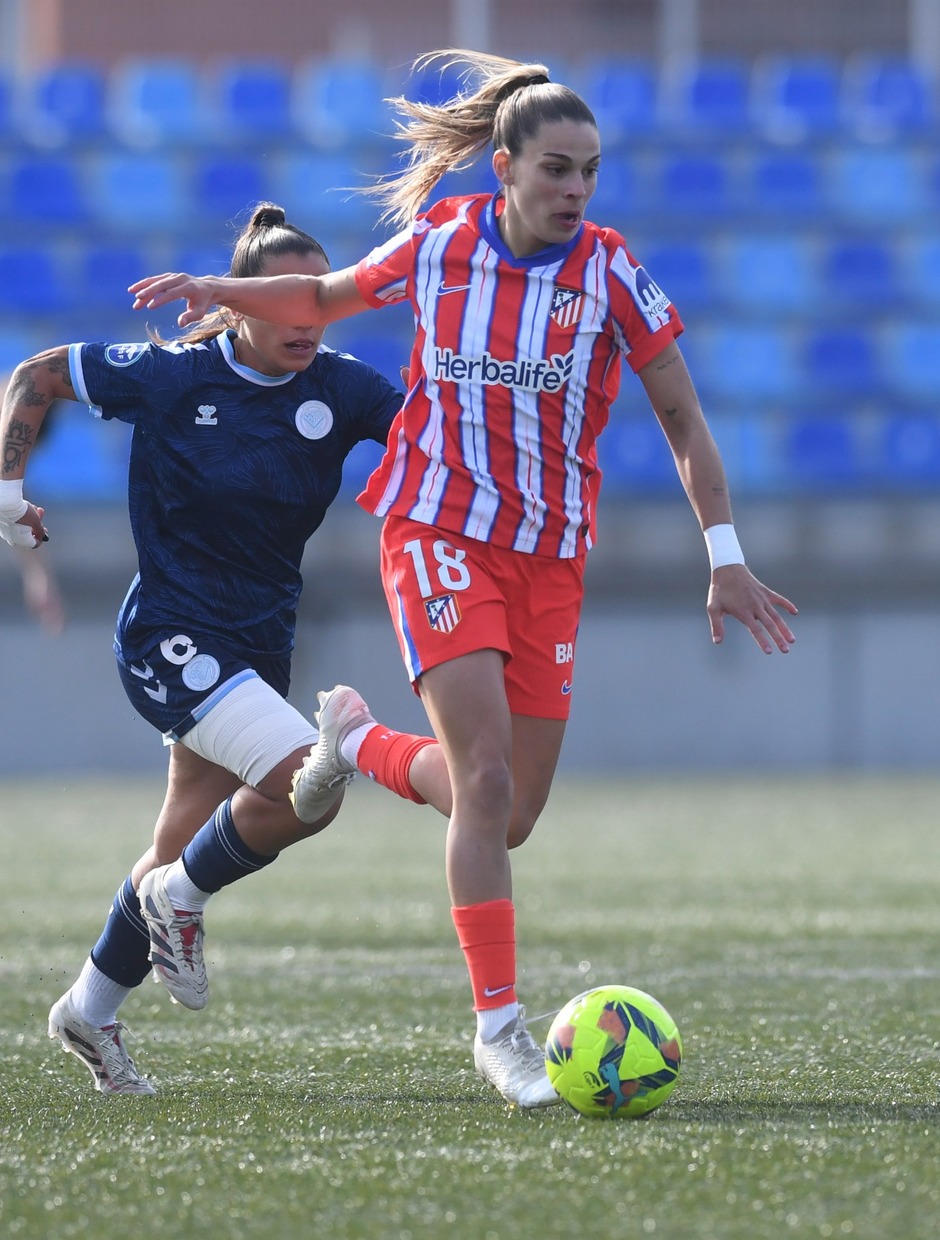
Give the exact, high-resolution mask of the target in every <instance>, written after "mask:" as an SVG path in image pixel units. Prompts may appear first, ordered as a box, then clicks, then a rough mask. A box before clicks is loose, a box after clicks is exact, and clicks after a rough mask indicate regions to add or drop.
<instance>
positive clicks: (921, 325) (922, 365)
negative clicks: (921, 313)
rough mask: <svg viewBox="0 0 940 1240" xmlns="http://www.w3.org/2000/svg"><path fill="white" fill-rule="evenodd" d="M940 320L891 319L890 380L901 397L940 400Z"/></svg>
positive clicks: (888, 341) (888, 343)
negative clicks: (896, 320) (938, 345)
mask: <svg viewBox="0 0 940 1240" xmlns="http://www.w3.org/2000/svg"><path fill="white" fill-rule="evenodd" d="M938 341H940V321H937V320H934V321H933V322H912V321H903V322H895V323H891V324H890V325H889V326H888V327H887V328H886V329H885V361H886V367H887V372H888V373H887V381H888V384H889V385H890V387H891V389H892V391H893V392H894V393H895V394H896V395H897V396H899V397H902V398H904V399H907V400H914V401H937V400H940V348H938V347H937V342H938Z"/></svg>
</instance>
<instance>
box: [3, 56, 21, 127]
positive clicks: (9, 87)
mask: <svg viewBox="0 0 940 1240" xmlns="http://www.w3.org/2000/svg"><path fill="white" fill-rule="evenodd" d="M14 112H15V108H14V90H13V79H12V76H11V75H10V74H9V73H8V72H7V71H6V70H5V69H3V68H2V67H0V141H2V142H6V143H11V144H12V143H14V142H15V141H16V140H17V139H18V138H19V137H20V133H19V128H18V125H17V122H16V117H15V115H14Z"/></svg>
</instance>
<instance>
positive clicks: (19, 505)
mask: <svg viewBox="0 0 940 1240" xmlns="http://www.w3.org/2000/svg"><path fill="white" fill-rule="evenodd" d="M28 507H29V504H27V502H26V500H25V499H23V479H22V478H10V479H8V480H7V481H5V482H0V521H19V519H20V517H21V516H22V515H23V513H24V512H25V511H26V509H27V508H28Z"/></svg>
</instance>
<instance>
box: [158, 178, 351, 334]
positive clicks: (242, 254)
mask: <svg viewBox="0 0 940 1240" xmlns="http://www.w3.org/2000/svg"><path fill="white" fill-rule="evenodd" d="M285 254H296V255H298V256H300V257H303V256H306V255H307V254H315V255H316V256H317V257H318V258H322V259H323V261H324V262H325V263H326V265H327V267H329V265H330V260H329V258H328V257H327V254H326V250H324V248H323V246H322V245H321V244H320V242H319V241H317V240H316V239H315V238H314V237H311V236H310V234H309V233H305V232H304V231H303V230H302V229H300V228H297V227H296V226H295V225H294V224H288V223H287V216H286V214H285V212H284V208H283V207H279V206H277V204H276V203H273V202H259V203H258V205H257V206H256V207H255V209H254V210H253V211H252V213H251V219H250V220H249V221H248V223H247V224H246V225H245V227H244V228H243V229H242V230H241V232H240V233H239V234H238V237H237V238H236V239H235V245H234V248H233V250H232V262H231V267H230V271H229V275H232V276H235V277H237V278H239V279H244V278H245V277H246V276H260V275H263V274H264V269H265V266H266V265H267V262H268V260H269V259H271V258H281V257H282V256H283V255H285ZM234 326H235V324H234V322H233V320H232V318H231V315H230V314H229V312H228V311H227V310H226V309H224V308H220V309H218V310H213V312H212V313H211V314H208V315H206V317H205V318H204V319H202V320H201V321H200V322H199V323H195V324H193V326H192V327H191V328H190V329H189V331H187V332H186V333H185V335H182V336H175V337H174V338H173V339H174V341H175V342H176V343H178V344H200V343H201V342H202V341H203V340H209V339H211V338H212V337H213V336H217V335H218V334H219V332H220V331H222V330H223V329H224V328H226V327H234ZM147 334H148V336H149V337H150V339H151V340H152V341H153V342H154V344H166V343H168V342H167V341H166V340H165V339H164V337H162V336H161V335H160V333H159V332H158V331H155V330H153V329H150V330H148V332H147Z"/></svg>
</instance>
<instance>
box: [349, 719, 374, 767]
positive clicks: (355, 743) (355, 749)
mask: <svg viewBox="0 0 940 1240" xmlns="http://www.w3.org/2000/svg"><path fill="white" fill-rule="evenodd" d="M375 726H376V723H375V720H374V719H370V720H369V722H368V723H360V725H359V727H358V728H353V729H352V731H351V732H349V733H348V735H346V736H344V737H343V743H342V745H340V753H341V754H342V755H343V757H344V758H345V759H346V761H347V762H349V763H351V764H352V765H353V766H358V765H359V750H360V749H361V748H362V742H363V741H364V740H365V739H366V736H367V735H368V734H369V733H370V732H371V731H372V729H373V728H374V727H375Z"/></svg>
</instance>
